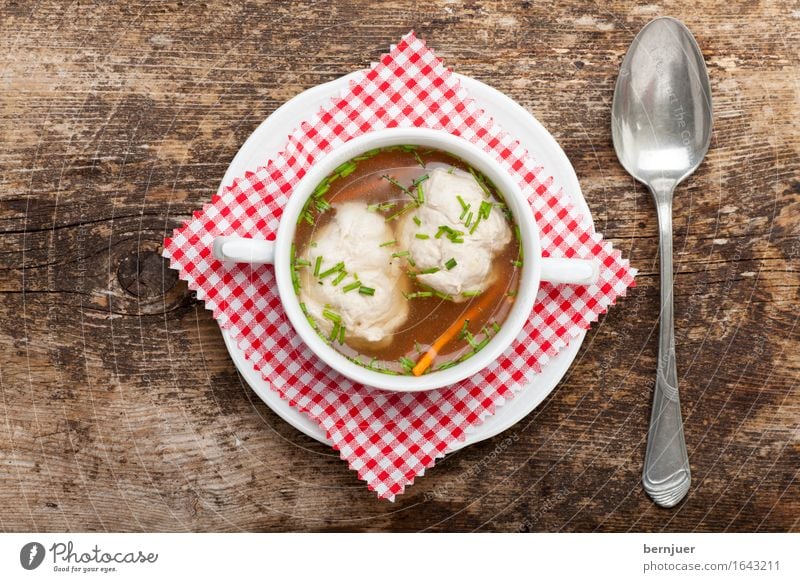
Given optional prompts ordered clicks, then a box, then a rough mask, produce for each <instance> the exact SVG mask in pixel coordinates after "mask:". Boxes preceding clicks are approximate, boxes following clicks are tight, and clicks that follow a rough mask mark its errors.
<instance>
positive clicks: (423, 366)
mask: <svg viewBox="0 0 800 582" xmlns="http://www.w3.org/2000/svg"><path fill="white" fill-rule="evenodd" d="M495 289H496V290H498V289H499V290H505V289H504V288H503V286H502V285H496V286H495ZM496 298H497V293H486V294H485V295H483V296H482V297H481V299H480V301H478V303H476V304H475V305H473V306H472V307H471V308H470V310H469V311H467V313H466V314H464V317H462V318H460V319H457V320H456V321H455V322H453V324H452V325H451V326H450V327H448V328H447V329H446V330H445V331H444V333H443V334H442V335H440V336H439V337H438V338H437V339H436V341H435V342H433V345H432V346H431V347H430V348H429V349H428V351H427V352H425V353H424V354H423V355H422V357H421V358H420V359H419V361H418V362H417V364H416V365H415V366H414V367H413V368H412V369H411V372H412V373H413V374H414V375H415V376H421V375H422V374H423V373H425V370H427V369H428V368H429V367H430V366H431V364H432V363H433V360H434V358H435V357H436V356H437V355H438V354H439V352H440V351H441V349H442V348H443V347H445V346H446V345H447V344H448V343H449V342H450V341H451V340H452V339H453V338H454V337H455V336H456V334H458V332H460V331H461V328H462V327H464V321H465V320H471V319H472V318H473V317H475V316H476V315H477V314H478V313H479V312H481V311H482V310H483V309H484V308H485V307H486V306H487V305H489V304H490V303H491V302H492V301H494V300H495V299H496Z"/></svg>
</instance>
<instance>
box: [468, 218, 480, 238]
mask: <svg viewBox="0 0 800 582" xmlns="http://www.w3.org/2000/svg"><path fill="white" fill-rule="evenodd" d="M480 223H481V215H480V213H478V218H476V219H475V224H473V225H472V228H470V229H469V233H470V234H475V229H476V228H478V225H479V224H480Z"/></svg>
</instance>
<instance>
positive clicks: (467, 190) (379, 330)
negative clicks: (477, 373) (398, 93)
mask: <svg viewBox="0 0 800 582" xmlns="http://www.w3.org/2000/svg"><path fill="white" fill-rule="evenodd" d="M522 259H523V257H522V247H521V244H520V240H519V230H518V228H517V227H516V224H515V223H514V220H513V215H512V214H511V212H510V211H509V210H508V208H507V207H506V205H505V204H504V202H503V197H502V195H501V193H500V192H498V191H497V189H496V188H495V186H494V185H493V184H492V183H491V181H490V180H489V179H487V178H486V177H485V176H484V175H482V174H481V173H480V172H478V171H477V170H475V169H474V168H472V167H470V166H469V165H468V164H466V163H465V162H464V161H462V160H461V159H459V158H457V157H455V156H453V155H451V154H448V153H446V152H443V151H439V150H432V149H428V148H423V147H418V146H412V145H403V146H392V147H387V148H382V149H377V150H371V151H369V152H366V153H364V154H362V155H360V156H357V157H355V158H353V159H352V160H350V161H348V162H346V163H344V164H342V165H341V166H339V167H338V168H336V170H334V172H332V173H331V174H330V175H329V176H328V177H327V178H325V180H323V181H322V182H321V183H320V184H319V185H318V186H317V187H316V189H315V190H314V193H313V194H312V195H311V197H310V198H309V200H308V202H307V203H306V205H305V207H304V209H303V211H302V213H301V215H300V218H299V221H298V224H297V229H296V232H295V236H294V241H293V247H292V257H291V268H292V279H293V283H294V286H295V291H296V292H297V294H298V296H299V299H300V306H301V308H302V309H303V311H304V313H305V314H306V317H307V318H308V320H309V322H310V323H311V325H312V326H313V327H314V329H315V330H316V331H317V333H318V334H319V335H320V337H322V338H323V339H324V340H325V341H326V342H328V343H329V344H330V345H331V346H333V347H334V348H335V349H336V350H338V351H339V352H340V353H341V354H343V355H344V356H346V357H347V358H348V359H350V360H351V361H353V362H355V363H357V364H360V365H362V366H364V367H367V368H369V369H372V370H376V371H379V372H383V373H387V374H405V375H421V374H425V373H430V372H432V371H437V370H443V369H447V368H449V367H452V366H455V365H456V364H458V363H460V362H463V361H465V360H466V359H468V358H469V357H471V356H472V355H474V354H475V353H477V352H478V351H480V350H481V349H483V348H484V347H485V346H486V345H487V344H488V343H489V341H490V340H491V339H492V338H493V337H494V335H495V334H496V333H497V332H498V331H499V330H500V326H501V325H502V324H503V322H504V321H505V319H506V318H507V317H508V314H509V312H510V311H511V308H512V306H513V302H514V298H515V296H516V293H517V289H518V286H519V281H520V274H521V267H522Z"/></svg>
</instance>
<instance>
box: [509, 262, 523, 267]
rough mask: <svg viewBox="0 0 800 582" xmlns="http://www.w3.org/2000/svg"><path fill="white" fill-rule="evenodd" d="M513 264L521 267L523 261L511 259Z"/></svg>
mask: <svg viewBox="0 0 800 582" xmlns="http://www.w3.org/2000/svg"><path fill="white" fill-rule="evenodd" d="M511 264H512V265H514V266H515V267H521V266H522V261H511Z"/></svg>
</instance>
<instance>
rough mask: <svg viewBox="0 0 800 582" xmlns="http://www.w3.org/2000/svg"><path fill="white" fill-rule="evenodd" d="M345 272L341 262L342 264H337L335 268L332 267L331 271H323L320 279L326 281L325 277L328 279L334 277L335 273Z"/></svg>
mask: <svg viewBox="0 0 800 582" xmlns="http://www.w3.org/2000/svg"><path fill="white" fill-rule="evenodd" d="M343 270H344V263H342V262H341V261H340V262H338V263H336V264H335V265H334V266H332V267H331V268H330V269H328V270H327V271H323V272H322V273H320V274H319V278H320V279H324V278H325V277H327V276H329V275H333V274H334V273H338V272H339V271H343Z"/></svg>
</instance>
